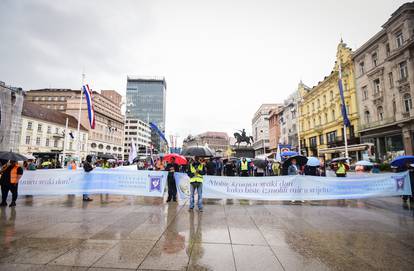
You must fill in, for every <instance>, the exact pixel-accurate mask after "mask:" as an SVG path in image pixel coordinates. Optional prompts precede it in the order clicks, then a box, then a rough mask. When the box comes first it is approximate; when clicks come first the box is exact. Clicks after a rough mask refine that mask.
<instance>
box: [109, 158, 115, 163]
mask: <svg viewBox="0 0 414 271" xmlns="http://www.w3.org/2000/svg"><path fill="white" fill-rule="evenodd" d="M108 162H109V163H115V162H116V160H115V159H108Z"/></svg>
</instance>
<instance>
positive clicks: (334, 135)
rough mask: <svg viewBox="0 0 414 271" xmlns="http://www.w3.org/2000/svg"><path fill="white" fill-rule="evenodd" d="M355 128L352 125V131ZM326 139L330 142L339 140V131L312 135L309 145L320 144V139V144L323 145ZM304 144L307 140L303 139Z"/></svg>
mask: <svg viewBox="0 0 414 271" xmlns="http://www.w3.org/2000/svg"><path fill="white" fill-rule="evenodd" d="M352 130H353V128H352V127H351V131H352ZM325 139H326V143H327V144H330V143H333V142H335V141H337V131H336V130H335V131H331V132H329V133H326V134H324V135H323V134H322V135H319V136H314V137H310V138H309V146H310V147H316V146H317V145H318V141H319V145H323V144H325ZM302 144H303V145H306V140H305V139H304V140H303V141H302Z"/></svg>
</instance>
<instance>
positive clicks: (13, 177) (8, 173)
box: [0, 161, 23, 207]
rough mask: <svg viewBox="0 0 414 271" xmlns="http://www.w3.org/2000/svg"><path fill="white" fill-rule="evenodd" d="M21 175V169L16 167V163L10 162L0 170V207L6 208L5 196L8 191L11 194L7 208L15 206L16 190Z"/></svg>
mask: <svg viewBox="0 0 414 271" xmlns="http://www.w3.org/2000/svg"><path fill="white" fill-rule="evenodd" d="M22 175H23V168H22V167H21V166H19V165H18V163H17V161H10V162H9V165H7V166H6V167H3V168H2V170H1V178H0V184H1V197H2V201H1V203H0V206H7V196H8V194H9V191H10V192H11V194H12V202H11V203H10V205H9V207H14V206H16V200H17V190H18V185H19V180H20V178H21V177H22Z"/></svg>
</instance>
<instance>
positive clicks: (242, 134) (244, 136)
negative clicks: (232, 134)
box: [239, 129, 246, 139]
mask: <svg viewBox="0 0 414 271" xmlns="http://www.w3.org/2000/svg"><path fill="white" fill-rule="evenodd" d="M239 131H240V132H241V136H242V139H245V138H246V130H245V129H243V130H239Z"/></svg>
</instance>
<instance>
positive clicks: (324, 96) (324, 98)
mask: <svg viewBox="0 0 414 271" xmlns="http://www.w3.org/2000/svg"><path fill="white" fill-rule="evenodd" d="M323 103H324V104H326V95H323Z"/></svg>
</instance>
